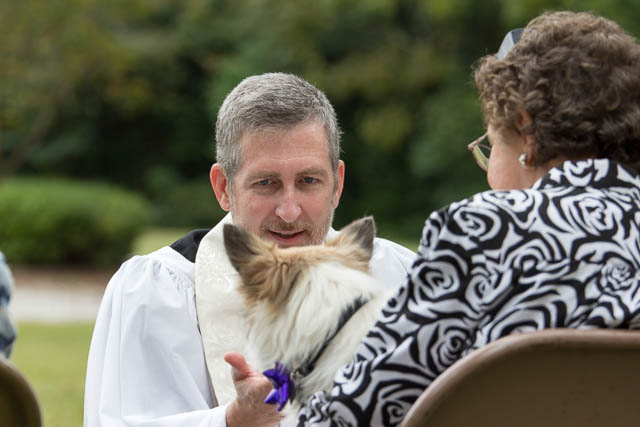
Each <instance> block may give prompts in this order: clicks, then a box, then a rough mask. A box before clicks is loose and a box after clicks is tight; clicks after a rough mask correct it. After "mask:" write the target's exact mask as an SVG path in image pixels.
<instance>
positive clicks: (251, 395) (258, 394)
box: [224, 353, 283, 427]
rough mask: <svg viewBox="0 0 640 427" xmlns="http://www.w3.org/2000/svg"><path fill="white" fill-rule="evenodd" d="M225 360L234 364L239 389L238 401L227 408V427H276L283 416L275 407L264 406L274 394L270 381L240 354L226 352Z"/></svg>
mask: <svg viewBox="0 0 640 427" xmlns="http://www.w3.org/2000/svg"><path fill="white" fill-rule="evenodd" d="M224 360H225V361H226V362H227V363H228V364H229V365H231V378H232V379H233V385H234V386H235V388H236V398H235V400H234V401H233V402H231V404H229V407H228V408H227V427H244V426H256V427H261V426H265V427H266V426H275V425H277V424H278V422H280V420H281V419H282V418H283V416H282V415H281V414H280V413H279V412H277V411H276V405H268V404H266V403H264V399H265V398H266V397H267V395H268V394H269V392H270V391H271V382H270V381H269V379H268V378H267V377H265V376H264V375H262V373H261V372H257V371H254V370H253V369H252V368H251V367H250V366H249V365H248V364H247V361H246V360H245V359H244V356H242V355H241V354H240V353H227V354H225V355H224Z"/></svg>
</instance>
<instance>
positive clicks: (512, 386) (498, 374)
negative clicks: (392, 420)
mask: <svg viewBox="0 0 640 427" xmlns="http://www.w3.org/2000/svg"><path fill="white" fill-rule="evenodd" d="M639 390H640V331H627V330H614V329H597V330H576V329H545V330H542V331H535V332H527V333H522V334H514V335H509V336H506V337H503V338H500V339H498V340H496V341H494V342H491V343H489V344H488V345H486V346H484V347H482V348H480V349H478V350H476V351H474V352H472V353H470V354H468V355H467V356H465V357H463V358H462V359H460V360H459V361H457V362H456V363H454V364H453V365H452V366H451V367H450V368H449V369H447V370H446V371H445V372H443V373H442V375H440V376H439V377H438V378H436V380H435V381H434V382H433V383H432V384H431V385H430V386H429V387H428V388H427V389H426V390H425V391H424V392H423V394H422V395H421V396H420V397H419V398H418V400H417V401H416V402H415V403H414V405H413V406H412V408H411V410H410V411H409V412H408V413H407V416H406V417H405V419H404V421H403V422H402V424H401V426H402V427H418V426H429V427H443V426H451V427H464V426H473V427H484V426H487V427H488V426H491V427H500V426H505V427H506V426H509V427H512V426H517V427H533V426H535V427H542V426H544V427H555V426H562V427H574V426H575V427H578V426H580V427H585V426H606V427H618V426H620V427H623V426H624V427H628V426H640V391H639Z"/></svg>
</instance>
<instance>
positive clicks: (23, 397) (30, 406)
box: [0, 356, 42, 427]
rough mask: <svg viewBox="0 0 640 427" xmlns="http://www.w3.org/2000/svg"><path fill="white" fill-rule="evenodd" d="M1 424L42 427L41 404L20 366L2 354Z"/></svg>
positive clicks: (19, 426)
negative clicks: (19, 368) (17, 366)
mask: <svg viewBox="0 0 640 427" xmlns="http://www.w3.org/2000/svg"><path fill="white" fill-rule="evenodd" d="M0 426H2V427H41V426H42V419H41V415H40V405H39V404H38V400H37V398H36V395H35V393H34V391H33V389H32V388H31V386H30V385H29V383H28V382H27V380H26V378H25V377H24V376H23V375H22V374H21V373H20V371H19V370H18V368H16V366H15V365H13V364H12V363H11V362H10V361H8V360H7V359H6V358H4V357H2V356H0Z"/></svg>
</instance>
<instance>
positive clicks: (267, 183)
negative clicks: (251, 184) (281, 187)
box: [256, 179, 271, 186]
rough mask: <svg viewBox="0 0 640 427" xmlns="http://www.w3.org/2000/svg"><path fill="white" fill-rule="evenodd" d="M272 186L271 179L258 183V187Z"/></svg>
mask: <svg viewBox="0 0 640 427" xmlns="http://www.w3.org/2000/svg"><path fill="white" fill-rule="evenodd" d="M269 184H271V180H270V179H263V180H260V181H258V182H256V185H260V186H265V185H269Z"/></svg>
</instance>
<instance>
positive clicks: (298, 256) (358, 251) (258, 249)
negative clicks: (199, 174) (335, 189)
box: [224, 217, 375, 307]
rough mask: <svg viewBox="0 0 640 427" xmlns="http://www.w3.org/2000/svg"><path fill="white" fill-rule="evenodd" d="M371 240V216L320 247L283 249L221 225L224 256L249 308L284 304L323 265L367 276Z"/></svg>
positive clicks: (227, 225) (373, 228) (373, 229)
mask: <svg viewBox="0 0 640 427" xmlns="http://www.w3.org/2000/svg"><path fill="white" fill-rule="evenodd" d="M374 237H375V223H374V221H373V218H372V217H365V218H362V219H360V220H357V221H354V222H352V223H351V224H349V225H348V226H346V227H345V228H343V229H342V230H341V231H340V233H339V234H338V236H337V237H335V238H334V239H332V240H329V241H327V242H325V243H324V244H323V245H317V246H301V247H292V248H282V249H281V248H278V247H277V246H276V245H275V244H274V243H268V242H265V241H263V240H261V239H260V238H258V237H256V236H255V235H253V234H251V233H249V232H247V231H245V230H244V229H242V228H240V227H237V226H234V225H231V224H225V226H224V245H225V248H226V250H227V255H228V257H229V260H230V261H231V264H232V265H233V267H234V268H235V269H236V270H237V271H238V273H239V274H240V277H241V279H242V280H241V284H240V291H241V292H242V293H243V295H244V296H245V299H246V301H247V303H248V305H249V306H253V305H256V304H267V305H271V306H274V307H278V306H282V305H284V304H285V303H286V302H287V300H289V299H290V295H291V293H292V291H293V290H294V288H295V287H296V286H298V285H300V282H301V279H303V278H304V277H306V276H308V274H310V273H311V271H312V270H313V269H314V268H319V267H320V266H322V265H325V266H326V265H332V266H340V268H342V269H349V270H357V271H360V272H363V273H368V272H369V260H370V259H371V254H372V251H373V239H374ZM324 276H326V275H324ZM324 278H325V279H326V277H324ZM323 281H324V280H323ZM308 282H309V281H305V283H308ZM317 285H318V286H322V285H323V283H318V284H317Z"/></svg>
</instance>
